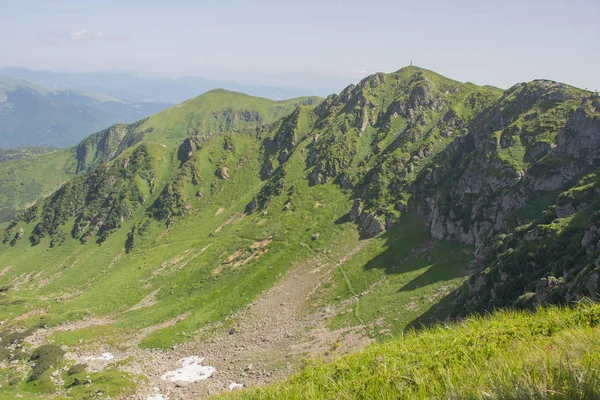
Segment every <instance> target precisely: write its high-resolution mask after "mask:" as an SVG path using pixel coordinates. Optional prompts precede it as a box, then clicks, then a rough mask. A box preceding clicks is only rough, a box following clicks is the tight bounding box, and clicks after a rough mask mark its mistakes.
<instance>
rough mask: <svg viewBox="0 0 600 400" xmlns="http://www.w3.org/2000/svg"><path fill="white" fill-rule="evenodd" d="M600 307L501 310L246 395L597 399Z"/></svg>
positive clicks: (314, 367)
mask: <svg viewBox="0 0 600 400" xmlns="http://www.w3.org/2000/svg"><path fill="white" fill-rule="evenodd" d="M599 322H600V307H599V306H598V305H591V304H588V305H580V306H578V307H577V308H574V309H569V308H564V309H563V308H549V309H540V310H538V312H537V313H535V314H529V313H524V312H513V311H502V312H497V313H495V314H494V315H491V316H486V317H477V318H469V319H468V320H465V321H464V322H462V323H460V324H451V325H446V326H442V325H440V326H436V327H434V328H428V329H425V330H423V331H420V332H409V333H407V334H405V335H404V336H403V337H402V338H400V339H396V340H393V341H389V342H387V343H385V344H379V345H375V346H371V347H369V348H367V349H365V350H363V351H361V352H359V353H357V354H352V355H349V356H344V357H341V358H339V359H337V360H335V361H333V362H330V363H328V362H325V361H320V360H316V361H308V362H307V365H306V366H305V368H304V370H303V371H302V372H300V373H298V374H296V375H294V376H292V377H291V378H289V379H287V380H284V381H283V382H281V383H277V384H274V385H272V386H269V387H266V388H260V389H252V390H248V391H244V392H242V393H240V394H231V395H227V396H223V397H222V398H227V399H232V398H244V399H280V398H285V399H333V398H335V399H392V398H393V399H398V398H401V399H480V398H489V399H597V398H600V386H599V385H598V382H599V380H600V369H599V367H598V365H599V361H600V358H599V357H600V356H599V354H600V352H599V351H600V329H599V327H598V324H599Z"/></svg>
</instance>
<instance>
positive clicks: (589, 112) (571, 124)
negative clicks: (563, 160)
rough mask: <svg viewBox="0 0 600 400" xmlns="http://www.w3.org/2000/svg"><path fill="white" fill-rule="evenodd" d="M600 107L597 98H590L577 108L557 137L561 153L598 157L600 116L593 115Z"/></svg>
mask: <svg viewBox="0 0 600 400" xmlns="http://www.w3.org/2000/svg"><path fill="white" fill-rule="evenodd" d="M598 109H600V103H599V102H598V100H597V99H594V100H588V101H586V103H585V104H584V105H583V106H582V107H580V108H579V109H577V111H575V112H574V113H573V115H572V116H571V118H569V120H568V121H567V124H566V126H565V127H564V128H563V130H562V131H561V132H560V133H559V135H558V136H557V137H556V145H557V146H556V151H557V153H558V154H560V155H569V156H574V157H582V158H586V157H592V158H598V156H599V154H598V151H599V150H600V118H599V117H598V116H595V115H593V114H594V113H595V112H596V110H598Z"/></svg>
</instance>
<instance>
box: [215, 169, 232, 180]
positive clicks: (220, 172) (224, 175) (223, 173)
mask: <svg viewBox="0 0 600 400" xmlns="http://www.w3.org/2000/svg"><path fill="white" fill-rule="evenodd" d="M217 176H218V177H219V178H221V179H224V180H228V179H229V168H227V167H226V166H223V167H221V168H219V169H217Z"/></svg>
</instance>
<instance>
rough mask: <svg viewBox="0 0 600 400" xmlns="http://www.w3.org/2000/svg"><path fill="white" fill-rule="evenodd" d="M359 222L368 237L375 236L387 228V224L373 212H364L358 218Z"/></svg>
mask: <svg viewBox="0 0 600 400" xmlns="http://www.w3.org/2000/svg"><path fill="white" fill-rule="evenodd" d="M357 223H358V227H359V228H360V230H361V232H362V233H363V234H364V235H365V236H366V237H373V236H375V235H377V234H379V233H381V232H383V231H384V230H385V224H384V223H383V222H381V220H380V219H379V218H378V217H377V216H376V215H375V214H372V213H367V212H362V213H361V214H360V216H359V217H358V219H357Z"/></svg>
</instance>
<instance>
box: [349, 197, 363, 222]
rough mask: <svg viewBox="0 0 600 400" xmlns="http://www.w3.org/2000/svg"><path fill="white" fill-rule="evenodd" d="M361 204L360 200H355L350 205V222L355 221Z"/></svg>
mask: <svg viewBox="0 0 600 400" xmlns="http://www.w3.org/2000/svg"><path fill="white" fill-rule="evenodd" d="M360 211H361V204H360V199H355V200H354V203H352V210H350V221H356V220H357V219H358V217H359V216H360Z"/></svg>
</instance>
